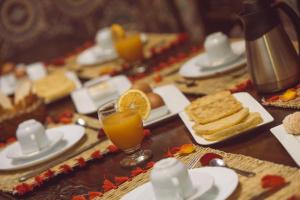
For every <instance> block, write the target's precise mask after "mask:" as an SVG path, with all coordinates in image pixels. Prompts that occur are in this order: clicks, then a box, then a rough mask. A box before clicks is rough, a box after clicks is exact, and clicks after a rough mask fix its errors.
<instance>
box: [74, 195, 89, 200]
mask: <svg viewBox="0 0 300 200" xmlns="http://www.w3.org/2000/svg"><path fill="white" fill-rule="evenodd" d="M72 200H87V199H86V198H85V197H84V196H83V195H76V196H72Z"/></svg>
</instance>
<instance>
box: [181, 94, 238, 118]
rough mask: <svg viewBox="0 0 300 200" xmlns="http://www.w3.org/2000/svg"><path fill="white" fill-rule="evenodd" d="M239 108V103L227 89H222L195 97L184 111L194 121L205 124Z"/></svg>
mask: <svg viewBox="0 0 300 200" xmlns="http://www.w3.org/2000/svg"><path fill="white" fill-rule="evenodd" d="M241 109H242V105H241V103H240V102H239V101H237V100H236V99H235V97H234V96H232V95H231V94H230V92H229V91H223V92H218V93H216V94H213V95H208V96H205V97H203V98H200V99H197V100H196V101H194V102H192V104H191V105H189V106H188V107H187V108H186V109H185V111H186V112H187V114H188V116H189V117H190V119H191V120H193V121H195V122H196V123H199V124H207V123H210V122H213V121H216V120H218V119H221V118H223V117H227V116H229V115H232V114H233V113H236V112H238V111H239V110H241Z"/></svg>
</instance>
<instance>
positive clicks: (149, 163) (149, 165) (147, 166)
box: [146, 161, 155, 169]
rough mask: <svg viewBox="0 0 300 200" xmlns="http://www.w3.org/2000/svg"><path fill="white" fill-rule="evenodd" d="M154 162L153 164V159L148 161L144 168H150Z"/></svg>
mask: <svg viewBox="0 0 300 200" xmlns="http://www.w3.org/2000/svg"><path fill="white" fill-rule="evenodd" d="M154 164H155V162H153V161H150V162H148V163H147V165H146V169H151V168H152V167H153V166H154Z"/></svg>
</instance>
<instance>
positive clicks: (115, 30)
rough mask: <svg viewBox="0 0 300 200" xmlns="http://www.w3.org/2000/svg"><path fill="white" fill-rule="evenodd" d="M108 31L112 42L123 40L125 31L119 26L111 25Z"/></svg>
mask: <svg viewBox="0 0 300 200" xmlns="http://www.w3.org/2000/svg"><path fill="white" fill-rule="evenodd" d="M110 29H111V32H112V36H113V39H114V40H116V41H117V40H120V39H123V38H125V30H124V28H123V27H122V26H121V25H119V24H113V25H111V27H110Z"/></svg>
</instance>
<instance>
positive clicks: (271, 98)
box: [266, 95, 280, 103]
mask: <svg viewBox="0 0 300 200" xmlns="http://www.w3.org/2000/svg"><path fill="white" fill-rule="evenodd" d="M279 98H280V96H279V95H276V96H272V97H270V98H267V99H266V102H269V103H270V102H273V101H277V100H278V99H279Z"/></svg>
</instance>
